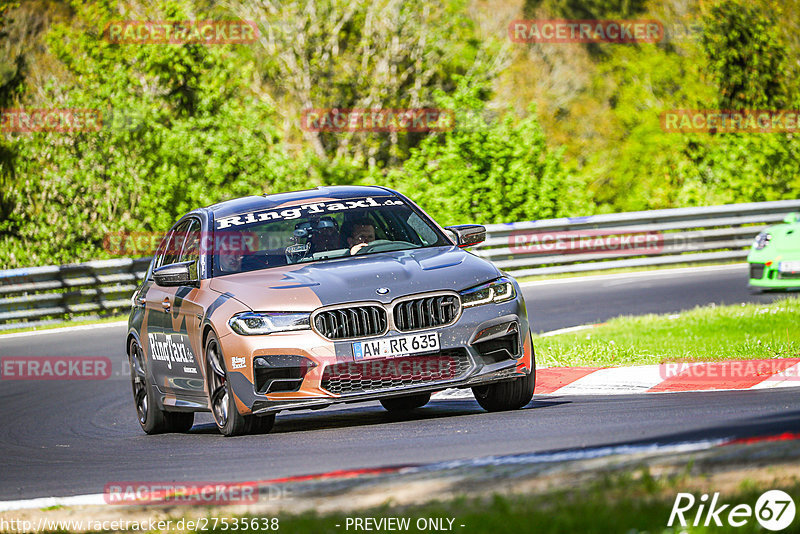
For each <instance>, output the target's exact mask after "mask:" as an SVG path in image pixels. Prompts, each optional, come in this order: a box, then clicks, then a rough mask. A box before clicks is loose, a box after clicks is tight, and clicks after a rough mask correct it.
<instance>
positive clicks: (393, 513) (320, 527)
mask: <svg viewBox="0 0 800 534" xmlns="http://www.w3.org/2000/svg"><path fill="white" fill-rule="evenodd" d="M767 489H782V490H784V491H786V492H787V493H788V494H789V495H798V491H799V490H800V482H798V481H796V480H795V481H794V482H793V483H787V484H784V485H781V484H772V485H764V484H757V483H753V484H750V485H748V486H746V487H745V486H742V485H740V486H739V487H738V488H735V489H729V490H727V491H725V490H723V491H721V492H720V499H719V501H720V504H722V503H732V504H733V505H735V504H747V505H749V506H750V507H754V505H755V503H756V501H757V499H758V497H759V496H760V495H761V494H762V493H763V492H764V491H766V490H767ZM707 491H708V490H707V489H701V486H695V489H694V490H693V489H692V485H689V486H688V487H687V484H686V482H685V481H684V478H683V476H676V477H668V478H667V477H665V478H659V479H657V478H654V477H653V476H652V475H651V474H650V472H649V471H648V469H647V468H642V469H640V470H638V471H633V472H627V473H622V474H613V475H606V476H605V477H604V478H602V479H601V480H599V481H597V482H595V483H592V484H589V485H585V486H581V487H575V488H571V489H569V490H563V489H560V490H557V491H550V492H546V493H545V494H542V495H525V494H516V495H510V496H501V495H497V494H495V495H493V496H491V497H486V498H476V497H471V498H466V497H461V498H456V499H453V500H451V501H446V502H433V503H430V504H426V505H422V506H405V507H397V506H395V507H393V506H391V504H387V505H385V506H383V507H380V508H372V509H369V510H363V511H358V512H350V513H341V512H340V513H332V514H324V515H320V514H317V513H313V512H311V513H305V514H300V515H285V514H280V515H279V516H278V521H279V525H280V528H279V531H280V532H291V533H292V534H325V533H331V534H339V533H343V532H357V531H358V530H355V529H354V527H353V525H352V523H351V524H350V528H349V529H348V528H346V525H347V519H348V518H351V520H352V519H355V518H375V519H378V518H387V517H396V518H407V519H409V524H410V528H409V529H408V530H401V531H402V532H430V530H421V529H418V528H417V521H418V520H421V519H422V520H424V519H425V518H445V519H448V518H449V519H453V523H452V532H456V533H464V534H477V533H484V532H486V533H492V534H506V533H507V534H518V533H521V532H536V533H537V534H538V533H542V534H547V533H563V532H580V533H606V532H622V533H624V532H636V533H640V532H650V533H675V532H681V531H686V532H691V533H696V532H697V533H700V532H715V533H718V532H736V533H742V534H743V533H749V532H757V531H759V532H763V529H761V528H760V526H759V524H758V523H757V521H756V519H755V518H754V517H750V518H749V519H748V521H747V524H746V525H744V526H742V527H739V528H734V527H731V526H728V525H725V521H726V520H725V518H726V515H725V514H723V515H722V516H721V520H722V522H723V526H722V527H717V526H710V527H705V528H704V527H693V526H691V525H689V526H688V527H686V528H682V527H680V526H678V525H673V527H667V522H668V520H669V516H670V511H671V510H672V506H673V504H674V502H675V498H676V496H677V494H678V492H689V493H693V494H694V496H695V497H696V498H697V502H698V504H699V498H700V496H701V495H702V494H703V493H706V492H707ZM729 509H730V507H729ZM696 511H697V506H695V507H694V508H692V510H691V512H687V513H686V515H685V516H684V517H685V518H686V519H688V520H689V521H690V522H691V521H693V520H694V514H695V513H696ZM703 519H705V517H704V518H703ZM445 524H447V522H446V521H445ZM337 525H339V526H337ZM462 525H463V526H462ZM712 525H713V524H712ZM793 526H794V529H793V528H792V527H790V528H788V529H786V530H784V532H796V531H797V530H796V527H797V520H795V522H794V524H793ZM229 530H230V529H229ZM217 531H219V532H222V531H223V529H222V528H219V529H217V530H211V532H217ZM361 531H362V532H363V530H361ZM241 532H251V531H250V530H247V529H245V530H242V531H241ZM374 532H388V531H387V530H375V531H374Z"/></svg>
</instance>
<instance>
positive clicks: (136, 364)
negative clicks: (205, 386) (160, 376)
mask: <svg viewBox="0 0 800 534" xmlns="http://www.w3.org/2000/svg"><path fill="white" fill-rule="evenodd" d="M128 362H129V364H130V367H131V385H132V386H133V401H134V403H135V404H136V415H137V416H138V417H137V418H138V420H139V426H141V427H142V430H144V431H145V432H146V433H147V434H163V433H166V432H188V431H189V429H191V428H192V425H193V424H194V413H192V412H167V411H164V410H161V409H159V407H158V403H157V401H156V396H155V393H154V392H153V387H152V385H151V384H150V381H149V380H148V379H147V373H146V372H145V367H144V351H143V350H142V347H141V346H139V342H138V341H136V340H135V339H132V340H131V343H130V345H129V346H128Z"/></svg>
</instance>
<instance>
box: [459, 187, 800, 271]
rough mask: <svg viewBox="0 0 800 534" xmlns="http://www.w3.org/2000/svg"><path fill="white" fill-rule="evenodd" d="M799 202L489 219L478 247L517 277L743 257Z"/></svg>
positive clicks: (741, 258)
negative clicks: (758, 237)
mask: <svg viewBox="0 0 800 534" xmlns="http://www.w3.org/2000/svg"><path fill="white" fill-rule="evenodd" d="M798 210H800V200H780V201H775V202H754V203H749V204H729V205H725V206H710V207H703V208H678V209H667V210H652V211H637V212H628V213H613V214H604V215H593V216H589V217H570V218H562V219H545V220H540V221H527V222H519V223H509V224H490V225H487V226H486V232H487V239H486V241H484V242H483V243H482V244H481V245H479V246H477V247H475V248H474V249H473V252H474V253H475V254H477V255H478V256H481V257H482V258H485V259H487V260H490V261H492V262H493V263H494V264H495V265H497V267H498V268H500V269H502V270H504V271H507V272H508V273H510V274H512V275H514V276H516V277H521V276H536V275H548V274H560V273H578V272H589V271H599V270H607V269H616V268H630V267H648V266H659V265H670V264H678V263H680V264H683V263H689V264H695V263H697V264H702V263H709V262H720V261H732V260H743V259H744V258H746V257H747V254H748V252H749V251H748V248H749V246H750V245H751V243H752V242H753V238H754V237H755V236H756V235H757V234H758V233H759V232H760V231H762V230H764V229H765V228H767V227H768V226H770V225H772V224H776V223H779V222H781V221H782V220H783V219H784V217H785V216H786V215H787V214H789V213H791V212H792V211H798ZM626 236H627V237H629V238H631V239H630V240H629V242H628V244H627V245H625V243H624V241H623V238H625V237H626ZM636 238H638V239H639V240H640V241H641V243H639V244H638V245H637V243H636V241H635V240H636ZM598 245H599V246H598ZM614 245H617V246H616V247H614Z"/></svg>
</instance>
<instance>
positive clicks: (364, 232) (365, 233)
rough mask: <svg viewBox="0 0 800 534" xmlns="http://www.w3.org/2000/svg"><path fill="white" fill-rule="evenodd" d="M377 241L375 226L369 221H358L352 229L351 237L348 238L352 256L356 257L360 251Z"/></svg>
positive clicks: (354, 222)
mask: <svg viewBox="0 0 800 534" xmlns="http://www.w3.org/2000/svg"><path fill="white" fill-rule="evenodd" d="M373 241H375V225H374V224H373V223H372V221H370V220H369V219H357V220H355V221H353V224H352V226H351V227H350V235H348V236H347V246H348V247H350V255H351V256H352V255H355V254H356V253H357V252H358V251H359V250H361V249H362V248H364V247H366V246H367V245H368V244H370V243H372V242H373Z"/></svg>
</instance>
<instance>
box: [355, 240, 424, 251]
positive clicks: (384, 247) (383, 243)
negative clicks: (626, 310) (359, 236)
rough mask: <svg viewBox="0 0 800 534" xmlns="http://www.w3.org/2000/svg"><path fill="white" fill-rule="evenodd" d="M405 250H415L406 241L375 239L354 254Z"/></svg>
mask: <svg viewBox="0 0 800 534" xmlns="http://www.w3.org/2000/svg"><path fill="white" fill-rule="evenodd" d="M405 248H415V247H414V245H413V244H412V243H409V242H408V241H391V240H389V239H376V240H375V241H373V242H371V243H369V244H368V245H367V246H366V247H361V248H360V249H358V250H357V251H356V254H367V253H369V252H389V251H391V250H402V249H405Z"/></svg>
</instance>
